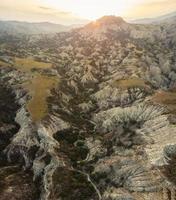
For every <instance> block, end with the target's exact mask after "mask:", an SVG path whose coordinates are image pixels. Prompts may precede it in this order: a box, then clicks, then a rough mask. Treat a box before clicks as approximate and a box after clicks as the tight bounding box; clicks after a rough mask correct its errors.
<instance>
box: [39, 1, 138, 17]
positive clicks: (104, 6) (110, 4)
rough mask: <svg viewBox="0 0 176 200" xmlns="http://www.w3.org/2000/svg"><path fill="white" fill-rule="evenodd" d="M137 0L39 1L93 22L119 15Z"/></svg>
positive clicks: (123, 13) (122, 14)
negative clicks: (105, 16)
mask: <svg viewBox="0 0 176 200" xmlns="http://www.w3.org/2000/svg"><path fill="white" fill-rule="evenodd" d="M137 2H138V1H137V0H126V1H124V0H108V1H107V0H64V1H63V0H41V1H40V3H41V4H43V5H45V6H48V7H51V8H55V9H57V10H64V11H66V12H71V13H72V14H74V15H76V16H78V17H82V18H86V19H90V20H95V19H97V18H99V17H101V16H104V15H120V16H124V15H125V13H126V12H127V11H128V10H129V9H130V8H131V7H132V6H134V4H135V3H137Z"/></svg>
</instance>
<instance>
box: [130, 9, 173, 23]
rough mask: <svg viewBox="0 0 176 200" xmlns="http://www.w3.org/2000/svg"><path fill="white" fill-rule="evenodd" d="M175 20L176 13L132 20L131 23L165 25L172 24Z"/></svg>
mask: <svg viewBox="0 0 176 200" xmlns="http://www.w3.org/2000/svg"><path fill="white" fill-rule="evenodd" d="M174 20H176V11H175V12H172V13H169V14H166V15H162V16H159V17H156V18H144V19H137V20H133V21H131V22H132V23H136V24H156V23H160V22H162V23H166V22H169V23H170V22H172V21H174Z"/></svg>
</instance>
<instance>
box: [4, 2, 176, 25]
mask: <svg viewBox="0 0 176 200" xmlns="http://www.w3.org/2000/svg"><path fill="white" fill-rule="evenodd" d="M173 11H176V0H0V20H19V21H29V22H42V21H48V22H54V23H58V24H65V25H71V24H83V23H86V22H88V21H90V20H96V19H97V18H100V17H102V16H104V15H117V16H122V17H124V18H125V19H127V20H131V19H139V18H150V17H156V16H160V15H164V14H167V13H170V12H173Z"/></svg>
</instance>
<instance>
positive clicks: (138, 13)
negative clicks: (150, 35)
mask: <svg viewBox="0 0 176 200" xmlns="http://www.w3.org/2000/svg"><path fill="white" fill-rule="evenodd" d="M175 10H176V1H175V0H154V1H152V0H150V1H147V0H146V1H144V2H143V3H140V4H139V5H137V6H136V7H134V8H132V9H130V10H128V12H126V13H125V15H126V16H127V17H129V18H143V17H147V18H150V17H156V16H159V15H164V14H167V13H169V12H173V11H175Z"/></svg>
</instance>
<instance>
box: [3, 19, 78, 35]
mask: <svg viewBox="0 0 176 200" xmlns="http://www.w3.org/2000/svg"><path fill="white" fill-rule="evenodd" d="M80 26H81V25H74V26H64V25H60V24H54V23H49V22H41V23H29V22H19V21H0V33H1V34H2V33H8V34H30V35H31V34H51V33H58V32H64V31H69V30H70V29H72V28H75V27H80Z"/></svg>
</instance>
